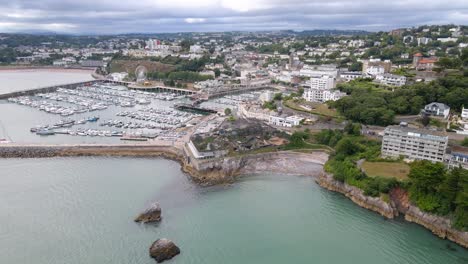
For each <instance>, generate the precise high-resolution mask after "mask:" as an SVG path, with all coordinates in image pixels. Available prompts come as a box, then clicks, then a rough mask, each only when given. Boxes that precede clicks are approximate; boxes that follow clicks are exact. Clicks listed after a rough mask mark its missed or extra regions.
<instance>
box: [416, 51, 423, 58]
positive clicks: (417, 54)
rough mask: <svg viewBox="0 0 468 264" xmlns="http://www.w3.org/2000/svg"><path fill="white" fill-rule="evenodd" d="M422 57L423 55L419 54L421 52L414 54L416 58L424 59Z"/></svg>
mask: <svg viewBox="0 0 468 264" xmlns="http://www.w3.org/2000/svg"><path fill="white" fill-rule="evenodd" d="M422 56H423V55H422V54H421V53H419V52H418V53H416V54H414V57H422Z"/></svg>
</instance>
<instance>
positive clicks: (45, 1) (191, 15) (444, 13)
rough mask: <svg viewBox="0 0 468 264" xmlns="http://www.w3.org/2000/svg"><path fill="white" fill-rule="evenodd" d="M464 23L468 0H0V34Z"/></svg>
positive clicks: (387, 27)
mask: <svg viewBox="0 0 468 264" xmlns="http://www.w3.org/2000/svg"><path fill="white" fill-rule="evenodd" d="M449 23H453V24H458V25H468V0H443V1H442V0H384V1H382V0H192V1H188V0H132V1H130V0H0V32H5V33H9V32H42V31H51V32H57V33H69V34H116V33H164V32H213V31H262V30H284V29H292V30H313V29H353V30H366V31H379V30H390V29H394V28H398V27H412V26H418V25H425V24H449Z"/></svg>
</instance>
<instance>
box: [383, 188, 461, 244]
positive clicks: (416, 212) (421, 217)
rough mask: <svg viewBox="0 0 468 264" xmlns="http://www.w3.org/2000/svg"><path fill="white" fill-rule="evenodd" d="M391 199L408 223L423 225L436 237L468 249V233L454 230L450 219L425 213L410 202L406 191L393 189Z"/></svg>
mask: <svg viewBox="0 0 468 264" xmlns="http://www.w3.org/2000/svg"><path fill="white" fill-rule="evenodd" d="M390 199H391V200H392V201H393V202H394V203H395V204H396V205H397V208H398V210H399V211H400V212H401V213H403V214H405V220H406V221H408V222H413V223H417V224H419V225H422V226H424V227H425V228H427V229H429V230H431V232H432V233H434V234H435V235H437V236H439V237H441V238H443V239H448V240H451V241H453V242H455V243H457V244H459V245H461V246H464V247H467V248H468V232H462V231H459V230H457V229H455V228H453V227H452V223H451V221H450V219H449V218H446V217H443V216H438V215H434V214H430V213H427V212H423V211H422V210H421V209H419V208H418V207H417V206H415V205H413V204H412V203H411V202H410V200H409V195H408V193H407V192H406V191H405V190H403V189H401V188H395V189H393V190H392V191H391V192H390Z"/></svg>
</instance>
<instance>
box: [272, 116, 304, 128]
mask: <svg viewBox="0 0 468 264" xmlns="http://www.w3.org/2000/svg"><path fill="white" fill-rule="evenodd" d="M302 119H303V118H301V117H298V116H288V117H281V116H274V115H271V116H270V119H269V124H271V125H274V126H282V127H294V126H298V125H300V123H301V120H302Z"/></svg>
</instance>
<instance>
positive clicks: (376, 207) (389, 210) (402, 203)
mask: <svg viewBox="0 0 468 264" xmlns="http://www.w3.org/2000/svg"><path fill="white" fill-rule="evenodd" d="M316 182H317V183H318V184H319V185H320V186H322V187H323V188H325V189H328V190H330V191H334V192H339V193H342V194H344V195H345V196H346V197H348V198H349V199H351V200H352V201H353V202H354V203H356V204H357V205H359V206H361V207H363V208H366V209H368V210H371V211H374V212H377V213H379V214H380V215H382V216H384V217H386V218H389V219H393V218H395V217H396V216H398V215H399V214H404V217H405V220H406V221H408V222H413V223H416V224H419V225H421V226H423V227H425V228H427V229H429V230H430V231H431V232H432V233H433V234H435V235H437V236H438V237H440V238H443V239H448V240H450V241H453V242H455V243H457V244H459V245H460V246H463V247H465V248H468V232H462V231H459V230H456V229H455V228H452V225H451V221H450V219H448V218H446V217H442V216H437V215H433V214H430V213H426V212H423V211H421V210H420V209H419V208H418V207H416V206H415V205H413V204H411V203H410V201H409V197H408V193H407V192H406V191H405V190H403V189H401V188H396V189H393V190H392V191H391V192H390V195H389V197H390V199H389V201H384V199H382V198H381V197H370V196H366V195H364V193H363V191H362V190H361V189H359V188H357V187H354V186H351V185H348V184H346V183H343V182H340V181H338V180H335V179H334V178H333V175H330V174H327V173H322V174H321V175H320V176H319V177H318V178H317V179H316Z"/></svg>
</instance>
